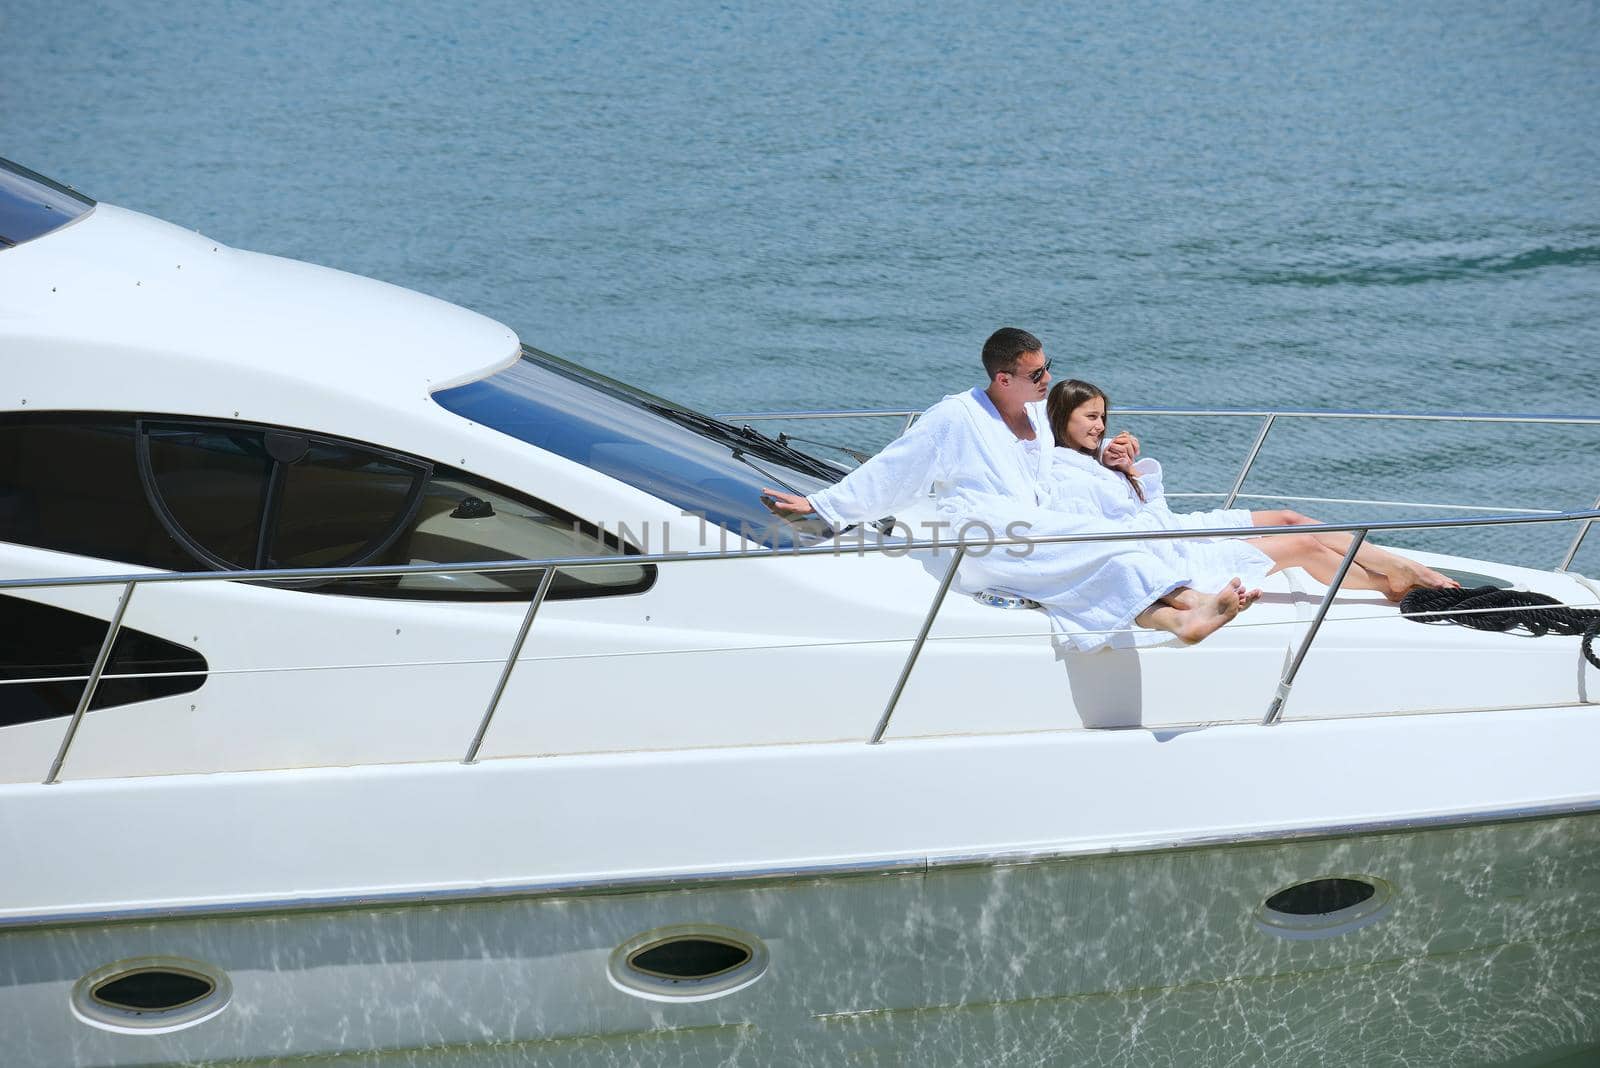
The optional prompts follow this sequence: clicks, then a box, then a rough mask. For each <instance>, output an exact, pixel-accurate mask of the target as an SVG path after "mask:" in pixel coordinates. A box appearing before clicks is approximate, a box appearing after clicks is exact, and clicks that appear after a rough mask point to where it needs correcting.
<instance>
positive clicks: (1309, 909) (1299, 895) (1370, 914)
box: [1256, 875, 1393, 939]
mask: <svg viewBox="0 0 1600 1068" xmlns="http://www.w3.org/2000/svg"><path fill="white" fill-rule="evenodd" d="M1392 898H1393V889H1392V888H1391V887H1390V886H1389V884H1388V883H1386V882H1384V881H1383V880H1382V879H1375V878H1373V877H1371V876H1368V875H1333V876H1325V877H1323V878H1320V879H1308V880H1306V881H1305V882H1299V883H1294V884H1293V885H1291V886H1286V887H1284V888H1283V889H1282V890H1279V891H1277V892H1275V893H1273V894H1270V895H1268V896H1267V898H1266V900H1265V901H1263V902H1262V903H1261V907H1260V909H1258V910H1257V913H1256V925H1257V926H1258V927H1260V928H1261V929H1262V930H1263V931H1266V932H1267V933H1269V934H1275V935H1278V936H1279V937H1282V938H1293V939H1309V938H1332V937H1333V936H1334V935H1341V934H1344V933H1346V932H1347V931H1354V930H1356V929H1357V928H1360V927H1365V926H1367V925H1368V924H1370V923H1374V922H1376V921H1377V920H1378V919H1379V918H1381V917H1382V916H1383V915H1384V913H1386V912H1387V911H1388V908H1389V903H1390V901H1391V900H1392Z"/></svg>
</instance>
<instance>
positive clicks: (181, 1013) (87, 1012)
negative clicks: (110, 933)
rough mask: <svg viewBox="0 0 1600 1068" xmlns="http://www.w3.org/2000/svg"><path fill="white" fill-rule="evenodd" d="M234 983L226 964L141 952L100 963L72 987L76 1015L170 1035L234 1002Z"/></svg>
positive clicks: (120, 1028) (125, 1029)
mask: <svg viewBox="0 0 1600 1068" xmlns="http://www.w3.org/2000/svg"><path fill="white" fill-rule="evenodd" d="M232 996H233V986H232V984H231V983H229V982H228V976H227V974H226V973H224V972H223V971H222V970H221V969H220V968H213V967H212V966H210V965H208V964H202V963H201V962H199V961H194V960H185V959H182V958H178V957H140V958H137V959H134V960H124V961H118V962H117V963H115V964H108V965H106V966H105V967H103V968H98V969H96V970H95V971H92V972H90V973H89V974H88V975H86V976H84V977H83V978H82V979H79V980H78V982H77V984H76V985H75V986H74V987H73V988H72V1014H73V1015H74V1016H76V1017H77V1018H78V1019H79V1020H81V1021H82V1022H83V1023H86V1024H88V1025H90V1026H91V1027H98V1028H101V1029H102V1030H105V1031H117V1032H120V1033H122V1034H143V1035H149V1034H165V1033H167V1032H169V1031H181V1030H183V1029H184V1028H186V1027H193V1026H194V1025H196V1024H199V1023H203V1022H204V1021H206V1020H209V1019H211V1018H212V1017H213V1016H215V1015H216V1014H217V1013H219V1012H221V1011H222V1010H223V1009H225V1008H227V1007H228V1001H229V999H230V998H232Z"/></svg>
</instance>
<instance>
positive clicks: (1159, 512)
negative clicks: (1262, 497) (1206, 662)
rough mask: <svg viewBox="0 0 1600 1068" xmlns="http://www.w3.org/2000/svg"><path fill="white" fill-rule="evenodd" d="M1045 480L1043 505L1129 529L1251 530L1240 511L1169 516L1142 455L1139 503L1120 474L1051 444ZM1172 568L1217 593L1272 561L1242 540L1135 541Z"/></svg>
mask: <svg viewBox="0 0 1600 1068" xmlns="http://www.w3.org/2000/svg"><path fill="white" fill-rule="evenodd" d="M1052 451H1053V452H1054V453H1055V456H1054V458H1053V460H1052V461H1051V465H1050V470H1049V474H1048V476H1047V480H1046V487H1047V488H1046V499H1045V504H1046V506H1047V507H1049V508H1052V509H1055V510H1056V511H1060V512H1066V513H1071V514H1075V515H1088V516H1091V517H1101V518H1105V519H1109V520H1112V521H1114V522H1117V523H1121V524H1123V525H1124V527H1125V529H1130V530H1215V529H1220V528H1224V527H1239V528H1248V527H1250V526H1252V525H1253V524H1252V522H1251V519H1250V513H1249V512H1248V511H1246V510H1245V509H1243V508H1215V509H1211V510H1209V511H1204V512H1174V511H1173V510H1172V509H1171V508H1170V507H1168V505H1167V498H1166V492H1165V490H1164V488H1163V485H1162V475H1161V465H1160V464H1159V463H1157V462H1156V461H1155V460H1152V459H1150V458H1148V457H1146V458H1143V459H1140V460H1138V461H1136V462H1135V463H1134V465H1133V469H1134V473H1135V474H1137V475H1138V476H1139V488H1140V489H1141V490H1143V492H1144V500H1140V499H1139V495H1138V494H1137V493H1135V492H1134V489H1133V486H1132V485H1131V484H1130V483H1129V482H1128V480H1127V478H1126V477H1124V476H1123V474H1122V473H1121V472H1120V471H1113V470H1111V469H1110V468H1108V467H1105V466H1104V465H1102V464H1101V463H1100V461H1099V460H1098V459H1096V458H1095V457H1093V456H1089V455H1086V454H1084V453H1081V452H1078V451H1077V450H1075V449H1067V448H1063V447H1061V446H1057V447H1056V448H1055V449H1053V450H1052ZM1140 544H1142V545H1144V546H1145V547H1147V548H1148V549H1149V550H1150V551H1151V552H1152V553H1154V554H1155V555H1156V556H1158V557H1160V558H1162V559H1163V560H1166V561H1167V562H1168V563H1169V564H1170V565H1171V566H1172V567H1174V568H1176V569H1178V570H1182V571H1186V572H1188V573H1189V574H1191V575H1192V576H1193V578H1194V582H1195V585H1196V588H1197V589H1200V590H1202V591H1205V592H1211V591H1213V590H1218V589H1221V588H1222V586H1223V585H1224V584H1225V583H1226V582H1227V581H1228V580H1229V579H1232V578H1234V577H1238V578H1241V579H1243V580H1244V581H1245V582H1246V583H1247V584H1248V583H1252V582H1256V581H1259V580H1260V579H1262V578H1265V577H1266V575H1267V573H1268V572H1269V571H1271V570H1272V566H1273V564H1272V560H1271V558H1270V557H1268V556H1267V555H1266V554H1265V553H1263V552H1262V551H1261V550H1260V549H1257V548H1256V547H1255V546H1254V545H1250V544H1248V543H1247V542H1246V541H1245V540H1244V539H1242V538H1195V539H1184V540H1182V541H1151V542H1141V543H1140Z"/></svg>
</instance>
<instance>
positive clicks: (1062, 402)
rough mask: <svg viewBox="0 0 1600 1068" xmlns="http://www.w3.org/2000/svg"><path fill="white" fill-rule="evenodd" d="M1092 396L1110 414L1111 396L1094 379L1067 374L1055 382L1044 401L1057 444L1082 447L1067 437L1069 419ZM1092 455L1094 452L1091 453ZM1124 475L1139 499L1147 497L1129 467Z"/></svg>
mask: <svg viewBox="0 0 1600 1068" xmlns="http://www.w3.org/2000/svg"><path fill="white" fill-rule="evenodd" d="M1092 400H1100V401H1104V402H1105V405H1106V417H1107V418H1108V419H1109V418H1110V416H1111V398H1110V397H1108V396H1106V391H1105V390H1103V389H1101V388H1100V387H1099V386H1097V385H1095V384H1094V383H1093V382H1085V381H1083V380H1081V379H1077V378H1065V379H1062V380H1061V381H1060V382H1057V383H1056V384H1055V387H1054V388H1053V389H1051V390H1050V398H1049V400H1047V401H1045V409H1044V410H1045V414H1046V415H1048V416H1049V417H1050V433H1051V435H1052V436H1053V437H1054V438H1055V439H1056V444H1057V445H1060V446H1061V447H1063V448H1067V449H1072V450H1073V451H1075V452H1083V451H1084V450H1083V449H1080V448H1078V447H1077V446H1076V445H1074V444H1072V442H1071V441H1070V440H1069V439H1068V438H1067V423H1068V421H1069V420H1071V418H1072V413H1073V412H1075V411H1077V410H1078V409H1079V408H1081V407H1083V406H1084V405H1085V404H1088V403H1089V402H1090V401H1092ZM1091 455H1092V454H1091ZM1122 474H1123V477H1124V478H1126V479H1127V480H1128V485H1130V486H1132V487H1133V492H1134V493H1136V494H1138V495H1139V500H1141V501H1143V500H1144V487H1143V486H1141V485H1139V480H1138V479H1137V478H1135V477H1133V476H1132V475H1130V474H1128V473H1127V472H1126V471H1124V472H1123V473H1122Z"/></svg>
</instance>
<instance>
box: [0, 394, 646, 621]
mask: <svg viewBox="0 0 1600 1068" xmlns="http://www.w3.org/2000/svg"><path fill="white" fill-rule="evenodd" d="M0 540H5V541H14V542H19V543H22V544H26V545H37V546H40V547H41V548H47V549H56V550H59V551H63V552H70V553H76V554H79V555H84V556H94V557H99V558H102V559H110V560H121V561H125V562H128V563H133V564H145V565H149V566H152V567H159V568H164V569H167V570H175V571H193V570H203V569H205V568H217V569H251V570H254V569H266V568H272V567H333V566H347V565H355V564H370V565H383V564H413V563H417V564H421V563H474V562H485V561H492V560H520V559H528V558H530V557H532V558H538V557H544V556H604V555H617V556H623V555H625V554H626V553H628V552H630V551H632V550H631V549H630V548H628V547H626V546H623V545H622V544H621V543H620V542H619V541H618V540H617V539H616V538H615V537H612V536H611V535H609V534H606V533H604V532H602V531H600V530H598V529H596V527H595V526H594V525H592V524H589V523H585V522H583V521H581V520H579V519H578V518H577V517H575V516H572V515H569V514H567V513H566V512H563V511H561V510H559V509H556V508H554V507H552V506H550V505H546V504H543V503H541V502H539V501H536V500H534V499H533V498H530V497H527V496H525V495H523V494H520V493H517V492H516V491H515V490H512V489H509V488H507V487H505V486H500V485H497V484H495V483H492V482H489V481H487V480H484V479H480V478H477V477H475V476H473V475H470V474H468V473H467V472H464V471H460V470H458V469H456V468H452V467H444V466H437V467H436V466H434V465H431V464H429V463H427V462H426V461H422V460H418V459H416V458H413V457H406V456H399V455H396V454H392V453H387V452H384V451H382V450H378V449H374V448H372V447H370V446H365V445H361V444H359V443H356V442H350V441H344V440H340V439H334V438H329V437H326V436H321V435H311V434H303V433H300V432H297V431H289V430H282V429H279V428H275V427H260V426H246V425H240V424H227V423H220V422H209V421H199V420H185V421H179V420H175V419H164V418H148V419H139V420H136V419H134V418H133V417H121V418H118V417H107V416H98V415H88V414H85V415H82V416H77V417H73V416H64V415H62V414H61V413H52V414H50V415H47V416H28V417H25V418H24V417H16V418H12V419H9V420H8V421H7V422H5V423H3V424H0ZM654 574H655V570H654V568H652V567H648V566H641V565H637V564H621V563H619V564H618V565H617V566H615V567H610V566H607V567H601V568H595V569H589V570H584V571H579V572H562V573H561V574H559V575H558V576H557V577H556V580H555V582H554V583H552V585H551V589H550V596H551V597H553V598H565V597H587V596H597V595H604V594H616V593H635V592H638V591H640V590H643V589H646V588H648V587H649V585H650V583H651V582H652V581H653V579H654ZM539 578H540V574H539V572H537V571H534V572H523V573H516V574H501V575H474V574H459V575H426V576H406V577H403V578H401V577H394V578H379V579H362V580H332V581H330V580H320V581H319V582H318V583H316V584H315V587H314V588H317V589H320V590H324V591H327V592H338V593H351V594H364V595H369V596H391V597H410V598H439V597H446V598H496V599H499V598H509V599H516V598H521V597H525V596H527V595H528V594H529V593H531V592H532V590H533V589H535V588H536V587H537V585H538V582H539Z"/></svg>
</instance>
